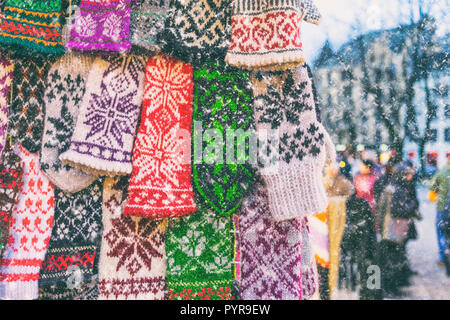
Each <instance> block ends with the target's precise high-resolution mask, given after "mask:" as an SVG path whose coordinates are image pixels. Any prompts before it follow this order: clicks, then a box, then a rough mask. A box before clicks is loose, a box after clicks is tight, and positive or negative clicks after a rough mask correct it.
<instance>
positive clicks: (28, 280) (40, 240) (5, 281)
mask: <svg viewBox="0 0 450 320" xmlns="http://www.w3.org/2000/svg"><path fill="white" fill-rule="evenodd" d="M15 152H16V154H18V155H19V157H20V158H21V160H22V162H23V163H24V167H23V187H22V190H21V192H20V195H19V201H18V203H17V205H16V207H15V209H14V211H13V214H12V218H11V226H10V229H9V238H8V243H7V245H6V249H5V252H4V253H3V259H2V261H1V265H0V299H8V300H9V299H13V300H18V299H19V300H28V299H30V300H31V299H36V298H37V297H38V279H39V269H40V267H41V264H42V261H43V260H44V257H45V253H46V251H47V248H48V244H49V241H50V235H51V232H52V225H53V215H54V189H53V185H52V184H51V183H50V181H48V179H47V178H46V177H45V176H44V175H43V173H42V171H41V170H40V168H39V156H38V155H37V154H33V153H29V152H28V151H27V150H26V149H25V148H24V147H23V146H21V145H16V147H15Z"/></svg>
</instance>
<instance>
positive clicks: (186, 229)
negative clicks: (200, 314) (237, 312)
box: [166, 208, 234, 300]
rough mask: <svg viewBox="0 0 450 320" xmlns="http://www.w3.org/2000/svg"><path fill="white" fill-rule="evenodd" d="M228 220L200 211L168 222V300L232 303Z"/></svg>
mask: <svg viewBox="0 0 450 320" xmlns="http://www.w3.org/2000/svg"><path fill="white" fill-rule="evenodd" d="M231 231H232V221H231V216H228V217H220V216H218V215H216V214H215V213H214V212H213V211H211V210H207V209H204V208H202V209H200V210H198V211H197V212H195V213H193V214H192V215H189V216H186V217H181V218H179V219H177V220H176V219H172V220H170V225H169V229H168V232H167V237H166V252H167V287H168V291H169V299H170V300H191V299H192V300H231V299H234V297H233V296H232V294H231V284H232V279H233V272H232V266H231V262H232V259H233V235H232V233H231Z"/></svg>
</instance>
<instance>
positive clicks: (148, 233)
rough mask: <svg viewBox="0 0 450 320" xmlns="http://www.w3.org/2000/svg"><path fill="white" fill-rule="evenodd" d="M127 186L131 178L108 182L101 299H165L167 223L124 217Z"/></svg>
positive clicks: (103, 237)
mask: <svg viewBox="0 0 450 320" xmlns="http://www.w3.org/2000/svg"><path fill="white" fill-rule="evenodd" d="M127 183H128V177H121V178H107V179H106V180H105V186H104V191H103V236H102V247H101V253H100V266H99V299H100V300H144V299H148V300H162V299H164V298H165V294H166V253H165V241H164V239H165V234H166V228H167V220H158V221H152V220H150V219H146V218H139V217H128V216H123V215H122V212H123V208H124V205H125V202H126V185H127Z"/></svg>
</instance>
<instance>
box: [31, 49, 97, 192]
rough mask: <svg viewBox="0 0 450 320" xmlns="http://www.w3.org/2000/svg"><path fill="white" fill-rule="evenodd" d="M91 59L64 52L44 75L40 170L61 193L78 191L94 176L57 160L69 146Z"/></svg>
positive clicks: (90, 181) (88, 183) (93, 179)
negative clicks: (45, 77) (45, 75)
mask: <svg viewBox="0 0 450 320" xmlns="http://www.w3.org/2000/svg"><path fill="white" fill-rule="evenodd" d="M93 60H94V59H93V58H90V57H87V56H81V55H75V54H67V55H65V56H63V57H62V58H61V59H59V60H58V61H57V62H56V63H55V64H54V65H53V66H52V67H51V69H50V71H49V73H48V77H47V83H46V89H45V96H44V103H45V109H46V112H45V121H44V133H43V137H42V149H41V152H40V162H41V169H42V171H43V172H44V173H45V175H46V176H47V177H48V178H49V179H50V181H52V183H53V184H55V186H57V187H58V188H59V189H61V190H63V191H65V192H78V191H80V190H82V189H84V188H86V187H87V186H89V185H90V184H91V183H92V182H94V181H95V180H96V179H97V177H96V176H94V175H91V174H88V173H85V172H83V171H81V170H79V169H76V168H72V167H70V166H69V165H65V164H63V163H62V162H61V160H60V159H59V156H60V155H61V154H62V153H63V152H65V151H67V150H68V149H69V145H70V140H71V138H72V134H73V131H74V129H75V124H76V122H77V118H78V113H79V108H80V103H81V101H82V99H83V95H84V92H85V89H86V86H85V83H86V78H87V76H88V73H89V68H90V66H91V65H92V62H93Z"/></svg>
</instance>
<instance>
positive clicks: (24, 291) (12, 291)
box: [0, 274, 39, 300]
mask: <svg viewBox="0 0 450 320" xmlns="http://www.w3.org/2000/svg"><path fill="white" fill-rule="evenodd" d="M36 276H37V274H36ZM38 296H39V290H38V280H32V281H27V282H21V283H19V282H17V281H11V282H7V281H3V282H2V283H0V297H1V300H35V299H37V298H38Z"/></svg>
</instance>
